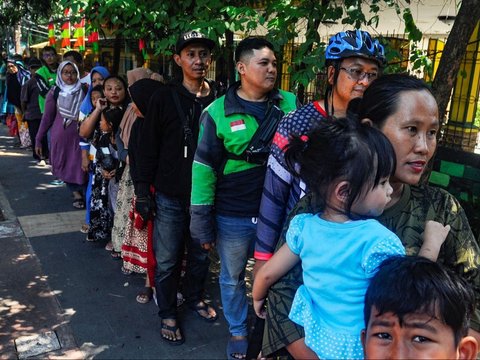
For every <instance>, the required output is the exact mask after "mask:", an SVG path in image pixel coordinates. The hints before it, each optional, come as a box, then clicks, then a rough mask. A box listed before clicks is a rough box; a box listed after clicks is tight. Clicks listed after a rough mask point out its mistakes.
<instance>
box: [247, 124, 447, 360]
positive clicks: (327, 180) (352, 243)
mask: <svg viewBox="0 0 480 360" xmlns="http://www.w3.org/2000/svg"><path fill="white" fill-rule="evenodd" d="M288 146H289V147H288V149H287V151H286V153H285V158H286V160H287V163H288V164H289V166H290V167H291V168H292V169H295V171H296V173H297V174H298V175H299V176H300V177H301V178H302V179H303V180H304V181H305V183H306V184H307V186H308V188H309V189H310V191H312V192H313V194H314V196H315V199H316V201H317V203H318V208H319V209H321V212H320V213H318V214H300V215H297V216H295V217H294V218H293V219H292V220H291V222H290V224H289V227H288V230H287V236H286V239H287V243H286V244H285V245H283V246H282V247H281V248H280V249H279V250H278V252H277V253H275V255H274V256H273V257H272V258H271V259H270V260H269V261H268V262H267V263H266V264H265V265H264V266H263V267H262V268H261V269H260V270H259V272H258V273H257V274H256V276H255V281H254V285H253V293H252V295H253V300H254V308H255V312H256V313H257V315H258V316H259V317H263V318H265V309H264V302H265V298H266V295H267V291H268V289H269V287H270V286H271V285H272V284H273V283H275V282H276V281H277V280H278V279H279V278H280V277H281V276H283V275H284V274H285V273H286V272H287V271H288V270H290V269H291V268H292V267H293V266H294V265H295V264H296V263H297V262H298V261H299V260H301V261H302V269H303V281H304V285H302V286H300V288H299V289H298V290H297V293H296V294H295V299H294V301H293V304H292V308H291V310H290V315H289V316H290V319H291V320H292V321H294V322H296V323H297V324H299V325H301V326H303V327H304V329H305V344H306V345H307V346H308V347H309V348H310V349H312V350H313V351H314V352H315V353H316V354H317V356H318V357H319V358H323V359H325V358H327V359H361V358H363V349H362V344H361V341H360V333H361V330H362V328H363V304H364V297H365V292H366V290H367V287H368V284H369V279H370V278H371V277H372V276H373V275H374V274H375V272H376V269H377V267H378V265H379V264H380V263H381V262H382V261H383V260H385V259H386V258H387V257H390V256H392V255H404V254H405V249H404V247H403V245H402V243H401V241H400V239H399V238H398V237H397V236H396V235H395V234H394V233H393V232H391V231H390V230H388V229H387V228H386V227H384V226H383V225H381V224H380V223H379V222H378V221H377V220H374V219H372V217H376V216H379V215H380V214H381V213H382V212H383V210H384V209H385V207H386V206H387V204H388V202H389V201H390V196H391V194H392V187H391V186H390V183H389V177H390V176H391V175H393V173H394V172H395V167H396V161H395V152H394V149H393V147H392V145H391V144H390V142H389V140H388V139H387V138H386V136H385V135H383V134H382V133H381V132H380V131H379V130H377V129H376V128H373V127H371V126H369V125H368V124H359V123H358V122H357V121H355V120H354V119H348V118H344V119H335V120H333V119H327V120H325V121H324V122H322V123H321V124H320V125H319V126H317V127H316V128H315V129H313V130H312V131H311V132H310V133H309V134H308V135H307V136H302V137H297V138H293V139H292V141H291V142H290V144H289V145H288ZM448 231H449V227H448V226H446V227H443V225H441V224H439V223H436V222H430V223H428V224H427V225H426V228H425V234H424V238H425V242H424V244H423V246H422V249H421V250H420V256H425V257H429V258H431V259H432V260H436V258H437V256H438V252H439V249H440V246H441V244H442V243H443V241H444V240H445V237H446V235H447V233H448Z"/></svg>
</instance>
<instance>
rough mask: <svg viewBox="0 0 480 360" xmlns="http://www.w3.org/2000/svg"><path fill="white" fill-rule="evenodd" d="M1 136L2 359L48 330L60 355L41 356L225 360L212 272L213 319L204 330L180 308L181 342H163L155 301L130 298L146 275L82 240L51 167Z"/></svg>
mask: <svg viewBox="0 0 480 360" xmlns="http://www.w3.org/2000/svg"><path fill="white" fill-rule="evenodd" d="M6 134H7V131H6V127H5V125H3V124H0V208H1V209H3V213H4V217H5V218H6V219H4V220H3V221H1V222H0V244H1V245H2V246H1V249H2V250H1V254H2V255H3V256H2V260H1V261H0V357H1V358H12V357H13V358H14V357H16V356H17V355H20V356H22V354H23V355H25V353H22V352H20V353H17V351H16V348H15V344H16V346H17V347H18V350H22V349H23V348H21V347H20V345H21V341H22V340H25V339H26V340H28V336H36V335H39V334H41V335H45V334H46V335H52V333H51V332H52V331H54V333H53V336H52V337H53V338H57V339H58V341H59V346H60V349H58V350H56V351H52V352H49V353H43V354H41V355H39V357H41V358H45V357H47V356H49V357H56V356H61V357H65V356H67V357H71V358H98V359H113V358H115V359H134V358H135V359H143V358H145V359H147V358H149V359H158V358H162V359H221V358H225V347H226V343H227V338H228V328H227V326H226V322H225V319H224V317H223V314H222V313H221V305H220V303H219V290H218V282H217V275H216V271H212V273H211V276H210V278H209V280H208V285H207V290H208V292H209V294H210V296H211V298H212V301H213V303H214V305H215V306H216V307H217V309H218V312H219V315H220V316H219V320H218V321H217V322H215V323H213V324H209V323H206V322H204V321H202V320H201V319H200V318H199V317H197V316H196V315H195V314H194V313H193V312H192V311H190V310H189V309H182V310H181V312H180V320H181V323H182V325H183V331H184V336H185V338H186V342H185V344H184V345H182V346H175V347H174V346H171V345H168V344H166V343H165V342H163V341H162V340H161V337H160V321H159V318H158V316H157V309H156V306H155V304H154V303H153V302H151V303H149V304H146V305H142V304H138V303H137V302H136V301H135V296H136V294H137V292H138V291H139V289H140V288H141V287H142V286H143V281H144V280H143V278H142V277H141V276H139V275H136V276H135V275H134V276H125V275H123V274H122V273H121V272H120V266H121V261H116V260H113V259H111V257H110V255H109V253H108V252H107V251H105V250H104V249H103V246H102V244H96V243H93V244H92V243H88V242H86V241H85V235H84V234H82V233H81V232H80V231H79V229H80V226H81V224H82V218H83V215H84V214H83V211H78V210H75V209H74V208H73V207H72V204H71V203H72V199H71V195H70V193H69V192H68V190H67V189H66V187H65V186H53V185H50V184H49V182H50V181H51V180H53V177H52V175H51V173H50V172H49V169H48V167H38V166H36V162H35V161H34V160H33V158H32V157H31V154H30V153H29V152H27V151H25V150H19V149H16V148H14V147H13V139H12V138H10V137H8V136H6ZM215 265H217V264H214V266H213V270H215V268H216V266H215ZM55 335H56V336H55ZM25 337H27V338H25ZM55 340H56V339H55ZM22 351H23V350H22Z"/></svg>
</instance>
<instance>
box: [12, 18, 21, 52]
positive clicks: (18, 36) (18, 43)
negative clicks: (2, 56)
mask: <svg viewBox="0 0 480 360" xmlns="http://www.w3.org/2000/svg"><path fill="white" fill-rule="evenodd" d="M13 33H14V41H15V54H20V55H21V54H22V43H21V39H22V27H21V26H20V22H18V23H17V24H15V27H14V30H13Z"/></svg>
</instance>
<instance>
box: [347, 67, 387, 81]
mask: <svg viewBox="0 0 480 360" xmlns="http://www.w3.org/2000/svg"><path fill="white" fill-rule="evenodd" d="M340 70H344V71H345V72H346V73H347V74H348V76H349V77H350V79H352V80H355V81H362V80H363V79H365V77H366V78H367V80H368V82H370V81H373V80H375V79H376V78H377V77H378V73H376V72H371V73H369V72H365V71H362V70H360V69H352V68H350V69H347V68H344V67H341V68H340Z"/></svg>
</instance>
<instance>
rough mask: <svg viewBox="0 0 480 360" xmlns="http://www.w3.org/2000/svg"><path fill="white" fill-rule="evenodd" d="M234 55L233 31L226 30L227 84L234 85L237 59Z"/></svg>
mask: <svg viewBox="0 0 480 360" xmlns="http://www.w3.org/2000/svg"><path fill="white" fill-rule="evenodd" d="M233 57H234V55H233V32H231V31H228V30H227V31H226V32H225V58H226V66H227V79H228V83H227V86H230V85H232V84H233V83H234V82H235V60H234V58H233Z"/></svg>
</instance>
